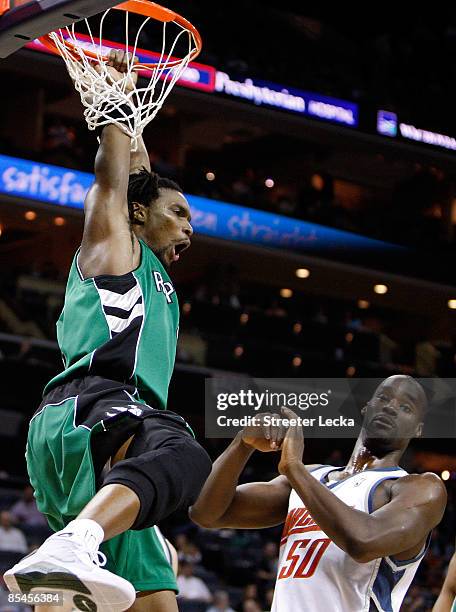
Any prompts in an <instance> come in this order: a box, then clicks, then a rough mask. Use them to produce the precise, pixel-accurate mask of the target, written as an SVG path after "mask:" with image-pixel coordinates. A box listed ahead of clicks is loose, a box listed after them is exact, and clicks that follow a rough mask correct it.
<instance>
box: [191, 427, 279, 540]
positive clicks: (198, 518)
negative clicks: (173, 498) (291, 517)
mask: <svg viewBox="0 0 456 612" xmlns="http://www.w3.org/2000/svg"><path fill="white" fill-rule="evenodd" d="M267 435H269V436H270V437H269V439H266V438H265V437H264V435H261V436H260V435H258V436H257V435H256V434H253V433H252V432H251V431H249V430H244V431H242V432H240V433H239V434H238V435H237V436H236V438H235V439H234V440H233V442H232V443H231V444H230V445H229V446H228V448H227V449H226V450H225V451H224V452H223V453H222V455H220V457H219V458H218V459H217V461H215V463H214V465H213V467H212V472H211V474H210V476H209V478H208V479H207V480H206V483H205V485H204V487H203V490H202V491H201V493H200V496H199V498H198V500H197V501H196V503H195V504H194V505H193V506H192V508H191V509H190V517H191V519H192V520H193V521H194V522H195V523H197V524H198V525H201V526H202V527H207V528H220V527H231V528H233V529H249V528H252V529H253V528H262V527H272V526H274V525H279V524H280V523H282V522H283V521H284V520H285V519H286V516H287V509H288V497H289V494H290V486H289V485H288V482H287V480H286V478H284V477H283V476H279V477H278V478H275V479H274V480H271V481H270V482H252V483H248V484H243V485H238V481H239V477H240V475H241V473H242V470H243V469H244V467H245V465H246V464H247V461H248V460H249V458H250V456H251V455H252V453H253V452H254V451H255V449H257V450H261V451H263V452H267V451H276V450H278V449H279V448H280V443H281V439H280V435H281V433H280V432H279V431H278V430H275V431H269V432H268V433H267Z"/></svg>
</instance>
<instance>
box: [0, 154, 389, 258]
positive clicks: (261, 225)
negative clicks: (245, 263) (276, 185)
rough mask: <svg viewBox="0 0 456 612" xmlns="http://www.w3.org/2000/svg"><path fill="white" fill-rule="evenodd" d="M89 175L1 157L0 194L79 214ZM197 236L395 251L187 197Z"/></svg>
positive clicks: (376, 242) (307, 247)
mask: <svg viewBox="0 0 456 612" xmlns="http://www.w3.org/2000/svg"><path fill="white" fill-rule="evenodd" d="M93 179H94V177H93V174H90V173H88V172H79V171H77V170H69V169H67V168H60V167H58V166H51V165H49V164H42V163H39V162H33V161H28V160H25V159H17V158H15V157H7V156H5V155H0V193H3V194H7V195H11V196H18V197H20V198H25V199H29V200H30V199H31V200H39V201H41V202H47V203H50V204H55V205H56V206H70V207H72V208H80V209H82V208H83V206H84V199H85V196H86V194H87V191H88V189H89V187H90V185H91V184H92V182H93ZM187 198H188V202H189V204H190V207H191V211H192V225H193V228H194V230H195V232H197V233H201V234H205V235H207V236H214V237H216V238H222V239H225V240H234V241H238V242H247V243H251V244H258V245H263V246H270V247H281V248H285V249H287V248H288V249H293V250H303V251H315V250H319V249H323V250H325V251H333V250H340V249H344V250H345V249H349V250H356V249H359V250H363V251H365V250H382V251H385V250H386V249H388V250H393V249H400V248H401V247H396V246H394V245H391V244H388V243H386V242H381V241H379V240H372V239H370V238H364V237H363V236H358V235H357V234H352V233H350V232H344V231H341V230H336V229H332V228H328V227H324V226H321V225H317V224H315V223H309V222H307V221H300V220H298V219H292V218H290V217H283V216H282V215H275V214H272V213H268V212H262V211H259V210H253V209H251V208H246V207H244V206H236V205H234V204H228V203H226V202H219V201H217V200H210V199H209V198H202V197H199V196H193V195H188V196H187Z"/></svg>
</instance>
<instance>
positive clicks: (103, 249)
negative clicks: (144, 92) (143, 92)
mask: <svg viewBox="0 0 456 612" xmlns="http://www.w3.org/2000/svg"><path fill="white" fill-rule="evenodd" d="M108 65H109V74H110V78H112V80H113V81H119V80H120V79H122V75H123V73H124V72H125V71H126V69H127V59H126V56H125V53H124V52H122V51H119V52H116V51H111V53H110V56H109V64H108ZM132 74H133V76H132V77H131V79H130V82H128V83H127V84H126V87H127V88H131V89H133V88H134V86H135V83H136V79H137V75H136V74H135V73H132ZM113 118H114V117H113ZM140 141H141V142H140V147H139V148H138V152H137V153H136V154H135V156H134V157H133V158H132V157H131V155H130V148H131V139H130V137H129V136H128V135H127V134H125V133H124V132H123V131H122V130H121V129H120V128H119V127H117V126H116V125H114V124H109V125H106V126H105V127H104V128H103V130H102V132H101V137H100V146H99V148H98V152H97V156H96V159H95V182H94V184H93V185H92V187H91V188H90V190H89V193H88V194H87V197H86V201H85V204H84V208H85V223H84V235H83V239H82V245H81V252H80V255H79V267H80V269H81V271H82V273H83V275H84V276H85V277H91V276H97V275H99V274H114V275H120V274H124V273H126V272H130V271H131V270H133V269H134V268H135V267H136V266H137V265H138V262H139V246H138V242H137V239H136V238H135V237H134V235H133V234H132V232H131V229H130V222H129V213H128V199H127V194H128V180H129V174H130V171H131V170H132V169H133V170H135V169H136V168H138V164H139V163H142V164H143V165H146V164H147V165H146V167H150V166H149V165H148V157H147V152H146V150H145V147H144V143H143V142H142V139H140ZM146 158H147V159H146ZM132 164H133V167H132Z"/></svg>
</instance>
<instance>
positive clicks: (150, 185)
mask: <svg viewBox="0 0 456 612" xmlns="http://www.w3.org/2000/svg"><path fill="white" fill-rule="evenodd" d="M160 189H174V190H175V191H179V192H181V193H182V189H181V187H179V185H178V184H177V183H175V182H174V181H172V180H171V179H168V178H165V177H163V176H159V175H158V174H157V173H156V172H149V171H148V170H147V169H146V168H144V167H143V168H141V169H140V170H139V172H135V173H134V174H130V176H129V179H128V192H127V198H128V215H129V217H130V223H137V222H136V221H135V218H134V210H133V202H138V204H142V205H143V206H150V205H151V204H153V203H154V202H155V200H157V199H158V197H159V196H160Z"/></svg>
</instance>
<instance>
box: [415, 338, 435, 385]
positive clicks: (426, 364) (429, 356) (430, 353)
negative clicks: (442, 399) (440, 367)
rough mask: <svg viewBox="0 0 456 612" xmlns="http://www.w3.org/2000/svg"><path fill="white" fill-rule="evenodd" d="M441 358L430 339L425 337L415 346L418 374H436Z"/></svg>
mask: <svg viewBox="0 0 456 612" xmlns="http://www.w3.org/2000/svg"><path fill="white" fill-rule="evenodd" d="M439 358H440V351H438V350H437V349H436V348H435V346H434V345H433V344H432V342H431V341H430V340H425V339H423V340H422V341H421V342H418V343H417V344H416V346H415V370H416V373H417V375H418V376H435V375H436V373H437V364H438V361H439Z"/></svg>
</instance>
